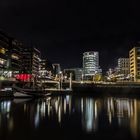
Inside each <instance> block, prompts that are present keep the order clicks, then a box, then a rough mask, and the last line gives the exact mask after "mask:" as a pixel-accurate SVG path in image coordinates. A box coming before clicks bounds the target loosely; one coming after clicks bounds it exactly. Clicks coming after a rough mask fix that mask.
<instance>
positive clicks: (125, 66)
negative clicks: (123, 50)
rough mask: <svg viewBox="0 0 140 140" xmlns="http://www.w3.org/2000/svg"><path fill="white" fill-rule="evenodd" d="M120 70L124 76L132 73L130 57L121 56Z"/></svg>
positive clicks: (119, 61) (119, 60)
mask: <svg viewBox="0 0 140 140" xmlns="http://www.w3.org/2000/svg"><path fill="white" fill-rule="evenodd" d="M118 72H119V74H122V75H124V76H128V75H129V74H130V61H129V58H119V59H118Z"/></svg>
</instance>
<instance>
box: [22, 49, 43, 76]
mask: <svg viewBox="0 0 140 140" xmlns="http://www.w3.org/2000/svg"><path fill="white" fill-rule="evenodd" d="M40 55H41V53H40V51H39V50H38V49H36V48H34V47H33V48H23V50H22V72H23V73H30V74H33V75H34V76H38V74H39V61H40V57H41V56H40Z"/></svg>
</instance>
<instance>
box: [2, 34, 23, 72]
mask: <svg viewBox="0 0 140 140" xmlns="http://www.w3.org/2000/svg"><path fill="white" fill-rule="evenodd" d="M22 47H23V45H22V43H21V42H19V41H17V40H16V39H14V38H12V37H9V36H8V35H7V34H5V33H3V32H0V75H3V74H4V75H6V74H8V73H9V72H10V73H14V72H16V73H17V72H19V71H20V70H21V64H22V63H21V60H22V55H21V52H22V51H21V50H22Z"/></svg>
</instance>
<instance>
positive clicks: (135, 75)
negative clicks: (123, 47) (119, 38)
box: [129, 47, 140, 82]
mask: <svg viewBox="0 0 140 140" xmlns="http://www.w3.org/2000/svg"><path fill="white" fill-rule="evenodd" d="M129 59H130V75H131V77H132V80H133V81H135V82H139V81H140V47H134V48H133V49H131V50H130V51H129Z"/></svg>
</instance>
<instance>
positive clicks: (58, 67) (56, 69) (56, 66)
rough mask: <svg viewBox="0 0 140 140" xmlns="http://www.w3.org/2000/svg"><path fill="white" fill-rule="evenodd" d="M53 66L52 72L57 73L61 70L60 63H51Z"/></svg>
mask: <svg viewBox="0 0 140 140" xmlns="http://www.w3.org/2000/svg"><path fill="white" fill-rule="evenodd" d="M52 66H53V74H54V75H58V74H59V73H60V71H61V67H60V64H52Z"/></svg>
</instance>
